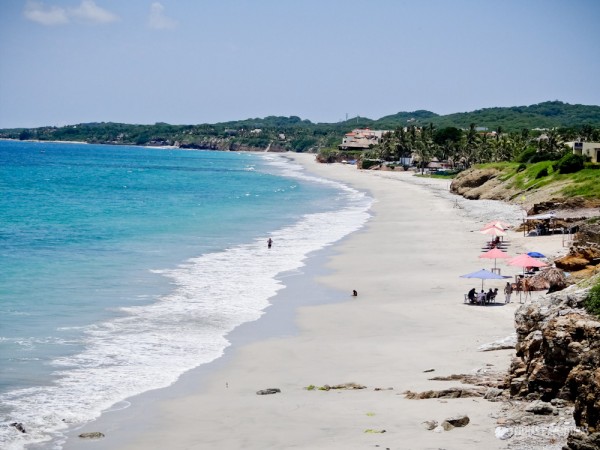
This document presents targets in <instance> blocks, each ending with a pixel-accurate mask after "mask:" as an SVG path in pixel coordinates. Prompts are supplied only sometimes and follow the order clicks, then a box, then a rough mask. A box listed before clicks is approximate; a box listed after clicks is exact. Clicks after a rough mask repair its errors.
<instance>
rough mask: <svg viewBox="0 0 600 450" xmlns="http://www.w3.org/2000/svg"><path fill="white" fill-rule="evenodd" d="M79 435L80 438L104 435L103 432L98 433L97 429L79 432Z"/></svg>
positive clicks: (94, 437) (96, 437)
mask: <svg viewBox="0 0 600 450" xmlns="http://www.w3.org/2000/svg"><path fill="white" fill-rule="evenodd" d="M79 437H80V438H81V439H101V438H103V437H104V433H100V432H99V431H91V432H89V433H81V434H80V435H79Z"/></svg>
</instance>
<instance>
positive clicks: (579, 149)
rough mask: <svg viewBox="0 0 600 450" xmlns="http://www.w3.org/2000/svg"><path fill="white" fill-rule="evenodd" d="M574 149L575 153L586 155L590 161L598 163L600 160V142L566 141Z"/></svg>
mask: <svg viewBox="0 0 600 450" xmlns="http://www.w3.org/2000/svg"><path fill="white" fill-rule="evenodd" d="M566 145H568V146H569V147H571V148H572V149H573V154H575V155H581V156H585V157H587V158H589V159H590V161H592V162H594V163H597V162H598V161H599V160H600V143H599V142H566Z"/></svg>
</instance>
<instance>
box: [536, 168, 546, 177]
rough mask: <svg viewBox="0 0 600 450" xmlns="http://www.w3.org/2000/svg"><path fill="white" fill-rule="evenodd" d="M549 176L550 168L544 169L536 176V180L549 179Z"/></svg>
mask: <svg viewBox="0 0 600 450" xmlns="http://www.w3.org/2000/svg"><path fill="white" fill-rule="evenodd" d="M547 176H548V168H547V167H544V168H543V169H542V170H540V171H539V172H538V173H537V175H536V176H535V179H536V180H537V179H538V178H543V177H547Z"/></svg>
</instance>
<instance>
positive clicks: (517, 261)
mask: <svg viewBox="0 0 600 450" xmlns="http://www.w3.org/2000/svg"><path fill="white" fill-rule="evenodd" d="M507 264H508V265H509V266H518V267H544V266H547V265H548V264H546V263H545V262H544V261H540V260H539V259H535V258H532V257H531V256H529V255H527V254H523V255H519V256H516V257H514V258H513V259H511V260H509V261H508V263H507Z"/></svg>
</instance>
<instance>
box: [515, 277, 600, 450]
mask: <svg viewBox="0 0 600 450" xmlns="http://www.w3.org/2000/svg"><path fill="white" fill-rule="evenodd" d="M587 293H588V289H587V288H580V287H577V286H575V285H573V286H570V287H569V288H567V289H565V290H563V291H561V292H557V293H553V294H549V295H547V296H545V297H542V298H541V299H540V300H539V301H535V302H531V303H526V304H524V305H522V306H521V307H520V308H519V309H518V310H517V312H516V314H515V327H516V331H517V339H518V341H517V346H516V351H517V352H516V357H515V358H514V359H513V361H512V364H511V368H510V372H509V376H508V380H507V381H508V383H507V384H508V385H510V393H511V396H513V397H521V398H526V399H529V400H538V399H539V400H542V401H546V402H556V401H569V402H574V418H575V422H576V425H577V427H578V428H579V429H581V430H587V432H588V433H589V434H588V433H582V432H573V433H571V435H570V436H569V440H568V445H567V448H569V449H584V448H585V449H596V448H600V447H598V446H597V445H596V444H594V442H595V440H596V439H597V437H598V436H597V435H596V434H597V433H600V320H599V319H598V318H597V317H594V316H591V315H589V314H588V313H587V312H585V310H584V309H583V302H584V300H585V298H586V296H587ZM597 443H600V440H598V441H597Z"/></svg>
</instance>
